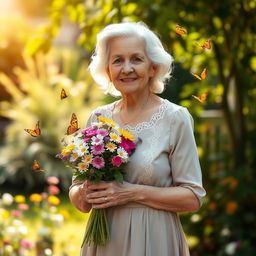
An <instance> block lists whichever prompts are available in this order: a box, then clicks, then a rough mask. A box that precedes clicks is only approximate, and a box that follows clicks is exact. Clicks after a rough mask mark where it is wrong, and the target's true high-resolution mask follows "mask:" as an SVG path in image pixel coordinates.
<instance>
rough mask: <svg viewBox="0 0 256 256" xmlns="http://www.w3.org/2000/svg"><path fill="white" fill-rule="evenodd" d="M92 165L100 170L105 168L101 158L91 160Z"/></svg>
mask: <svg viewBox="0 0 256 256" xmlns="http://www.w3.org/2000/svg"><path fill="white" fill-rule="evenodd" d="M92 165H93V166H94V167H95V168H97V169H100V168H102V167H104V166H105V161H104V159H103V158H102V157H100V156H96V157H95V158H94V159H93V160H92Z"/></svg>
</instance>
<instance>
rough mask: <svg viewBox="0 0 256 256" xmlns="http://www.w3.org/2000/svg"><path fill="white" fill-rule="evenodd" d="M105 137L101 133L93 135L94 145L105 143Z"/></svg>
mask: <svg viewBox="0 0 256 256" xmlns="http://www.w3.org/2000/svg"><path fill="white" fill-rule="evenodd" d="M103 139H104V137H103V136H101V135H96V136H93V137H92V145H99V144H102V143H103Z"/></svg>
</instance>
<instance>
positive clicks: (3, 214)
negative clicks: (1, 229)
mask: <svg viewBox="0 0 256 256" xmlns="http://www.w3.org/2000/svg"><path fill="white" fill-rule="evenodd" d="M9 215H10V213H9V212H8V211H7V210H6V209H4V208H0V220H6V219H8V217H9Z"/></svg>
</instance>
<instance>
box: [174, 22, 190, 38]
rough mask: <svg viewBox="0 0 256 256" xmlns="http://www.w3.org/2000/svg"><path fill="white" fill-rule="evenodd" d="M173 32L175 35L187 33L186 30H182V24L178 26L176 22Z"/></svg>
mask: <svg viewBox="0 0 256 256" xmlns="http://www.w3.org/2000/svg"><path fill="white" fill-rule="evenodd" d="M175 33H176V34H177V35H179V36H182V35H186V34H187V32H186V30H184V29H183V28H182V26H180V25H179V24H176V27H175Z"/></svg>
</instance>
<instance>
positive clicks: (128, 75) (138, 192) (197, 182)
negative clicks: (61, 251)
mask: <svg viewBox="0 0 256 256" xmlns="http://www.w3.org/2000/svg"><path fill="white" fill-rule="evenodd" d="M172 62H173V58H172V57H171V56H170V55H169V54H168V53H167V52H166V51H165V50H164V48H163V46H162V44H161V42H160V40H159V38H158V37H157V36H156V35H155V34H154V33H153V32H152V31H151V30H149V29H148V28H147V27H146V26H145V25H144V24H142V23H121V24H111V25H108V26H107V27H105V28H104V29H103V30H102V31H101V32H100V33H99V34H98V37H97V45H96V50H95V54H94V55H93V56H92V62H91V64H90V66H89V70H90V72H91V74H92V76H93V78H94V79H95V81H96V82H97V83H99V84H100V86H101V88H102V89H103V90H104V91H105V93H110V94H112V95H115V96H121V99H119V100H117V101H115V102H113V103H111V104H108V105H105V106H101V107H98V108H97V109H96V110H95V111H93V113H92V114H91V116H90V118H89V120H88V125H90V124H91V123H92V122H94V121H96V115H95V113H97V112H100V113H101V114H102V115H103V116H105V117H107V118H110V119H112V120H114V121H115V122H117V123H118V124H119V125H120V126H121V127H122V128H124V129H127V130H128V131H130V132H132V133H133V134H134V135H135V136H136V137H140V138H141V139H142V142H141V143H140V144H139V145H138V146H137V149H136V151H135V153H134V154H133V155H132V157H131V160H130V162H129V164H128V165H127V167H126V170H125V171H126V176H125V182H124V184H119V183H118V182H100V183H99V184H90V183H87V182H84V183H81V182H74V183H73V184H72V186H71V188H70V193H69V195H70V199H71V202H72V203H73V205H74V206H75V207H76V208H77V209H79V210H80V211H82V212H89V211H90V209H91V208H92V207H93V208H95V209H101V208H106V212H107V218H108V222H109V227H110V234H111V240H110V242H109V243H108V244H107V245H106V246H96V245H91V246H88V245H85V244H84V245H83V247H82V250H81V255H83V256H85V255H86V256H158V255H159V256H185V255H189V252H188V246H187V244H186V240H185V238H184V234H183V230H182V227H181V224H180V220H179V217H178V213H179V212H194V211H197V210H198V209H199V208H200V205H201V200H202V198H203V197H204V195H205V190H204V189H203V187H202V180H201V169H200V164H199V160H198V155H197V149H196V143H195V139H194V135H193V120H192V118H191V116H190V114H189V112H188V111H187V109H186V108H184V107H181V106H178V105H176V104H174V103H171V102H169V101H168V100H164V99H162V98H160V97H159V96H157V95H156V94H157V93H161V92H162V91H163V89H164V81H165V80H166V79H167V78H168V77H169V75H170V72H171V67H172Z"/></svg>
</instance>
